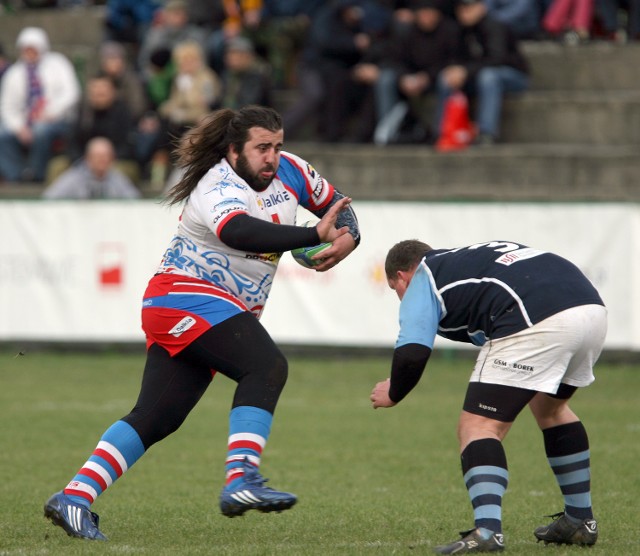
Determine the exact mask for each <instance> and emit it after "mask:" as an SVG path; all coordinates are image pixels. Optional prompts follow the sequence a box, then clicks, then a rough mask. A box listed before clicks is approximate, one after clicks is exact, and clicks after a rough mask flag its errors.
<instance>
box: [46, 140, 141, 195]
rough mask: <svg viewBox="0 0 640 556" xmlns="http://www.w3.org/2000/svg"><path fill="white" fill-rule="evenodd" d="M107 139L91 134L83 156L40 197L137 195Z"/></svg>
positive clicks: (136, 190)
mask: <svg viewBox="0 0 640 556" xmlns="http://www.w3.org/2000/svg"><path fill="white" fill-rule="evenodd" d="M116 163H117V159H116V152H115V149H114V148H113V145H112V143H111V141H109V140H108V139H106V138H104V137H94V138H93V139H91V140H90V141H89V142H88V143H87V149H86V153H85V156H84V158H83V159H81V160H78V161H76V163H75V164H74V165H73V166H71V167H70V168H69V169H67V170H66V171H65V172H63V173H62V174H61V175H60V176H59V177H58V178H57V179H56V180H55V181H54V182H53V183H52V184H51V185H50V186H49V187H47V189H45V191H44V193H43V194H42V197H43V198H44V199H137V198H139V197H140V196H141V195H140V191H139V190H138V188H137V187H136V186H135V185H134V184H133V182H132V181H131V180H130V179H129V178H128V177H127V176H126V175H125V174H124V173H123V172H121V171H120V170H119V169H118V168H117V164H116Z"/></svg>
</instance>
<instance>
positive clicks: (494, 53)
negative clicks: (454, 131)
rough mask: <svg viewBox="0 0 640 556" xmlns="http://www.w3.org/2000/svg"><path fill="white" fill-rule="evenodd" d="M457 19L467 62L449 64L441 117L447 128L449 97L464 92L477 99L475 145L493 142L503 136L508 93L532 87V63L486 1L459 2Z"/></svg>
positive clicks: (442, 81) (442, 80)
mask: <svg viewBox="0 0 640 556" xmlns="http://www.w3.org/2000/svg"><path fill="white" fill-rule="evenodd" d="M455 15H456V19H457V20H458V22H459V23H460V25H461V26H462V28H463V32H462V43H463V44H462V46H463V51H464V55H463V56H464V57H463V62H462V63H460V64H456V65H451V66H449V67H446V68H444V70H442V72H441V73H440V75H439V77H438V83H437V91H438V106H437V114H436V121H437V122H439V130H440V136H441V138H442V134H443V132H444V130H445V121H444V116H445V106H446V104H447V100H448V99H449V97H450V96H451V95H452V94H454V93H458V92H462V93H464V94H465V95H467V96H468V97H471V98H472V99H474V100H475V104H476V106H475V118H474V119H475V123H476V126H477V131H478V133H477V136H476V138H475V141H474V142H475V144H478V145H493V144H494V143H495V142H496V141H497V140H498V138H499V136H500V116H501V113H502V102H503V98H504V95H505V94H506V93H519V92H522V91H525V90H526V89H528V88H529V64H528V61H527V59H526V58H525V56H524V55H523V54H522V52H521V51H520V49H519V46H518V41H517V39H516V38H515V37H514V35H513V34H512V32H511V31H510V30H509V28H508V27H507V26H506V25H505V24H504V23H501V22H499V21H497V20H495V19H493V18H492V17H491V16H489V15H488V8H487V5H486V4H485V2H484V1H483V0H456V4H455Z"/></svg>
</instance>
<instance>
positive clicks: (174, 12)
mask: <svg viewBox="0 0 640 556" xmlns="http://www.w3.org/2000/svg"><path fill="white" fill-rule="evenodd" d="M205 40H206V33H205V31H204V30H203V29H202V28H200V27H198V26H197V25H194V24H192V23H189V13H188V11H187V4H186V2H185V1H184V0H168V1H167V2H166V4H164V6H163V7H162V8H161V9H160V10H159V11H158V15H157V17H156V20H155V21H154V24H153V25H152V26H151V28H150V29H149V31H148V32H147V34H146V35H145V38H144V41H143V42H142V44H141V46H140V55H139V57H138V63H139V66H140V69H141V71H142V72H143V75H144V77H145V78H148V77H149V75H148V68H149V65H150V62H151V57H152V55H153V54H154V53H156V52H158V51H167V50H168V51H169V52H172V51H173V48H174V46H175V45H176V44H178V43H181V42H185V41H193V42H197V43H198V44H204V42H205Z"/></svg>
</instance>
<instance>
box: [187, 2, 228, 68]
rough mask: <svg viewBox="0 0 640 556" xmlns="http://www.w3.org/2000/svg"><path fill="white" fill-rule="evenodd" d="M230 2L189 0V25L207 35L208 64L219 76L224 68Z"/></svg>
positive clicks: (205, 47)
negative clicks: (194, 26)
mask: <svg viewBox="0 0 640 556" xmlns="http://www.w3.org/2000/svg"><path fill="white" fill-rule="evenodd" d="M228 3H229V2H228V0H187V13H188V17H189V23H191V24H192V25H196V26H197V27H199V28H200V29H202V30H203V31H204V33H205V36H206V39H205V43H204V44H203V48H204V50H205V55H206V57H207V64H208V65H209V67H210V68H211V69H212V70H213V71H215V72H216V73H218V74H221V73H222V70H223V68H224V44H225V30H224V26H225V21H226V19H227V9H226V5H227V4H228Z"/></svg>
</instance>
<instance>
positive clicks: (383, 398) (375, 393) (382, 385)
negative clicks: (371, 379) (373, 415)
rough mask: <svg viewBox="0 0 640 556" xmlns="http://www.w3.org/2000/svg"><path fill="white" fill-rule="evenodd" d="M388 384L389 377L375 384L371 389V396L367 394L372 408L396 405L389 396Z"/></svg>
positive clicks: (389, 381)
mask: <svg viewBox="0 0 640 556" xmlns="http://www.w3.org/2000/svg"><path fill="white" fill-rule="evenodd" d="M390 386H391V379H389V378H388V379H387V380H383V381H382V382H378V384H376V385H375V388H374V389H373V390H372V391H371V396H369V399H370V400H371V403H372V405H373V409H378V408H379V407H393V406H394V405H396V402H394V401H393V400H392V399H391V398H390V397H389V387H390Z"/></svg>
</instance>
